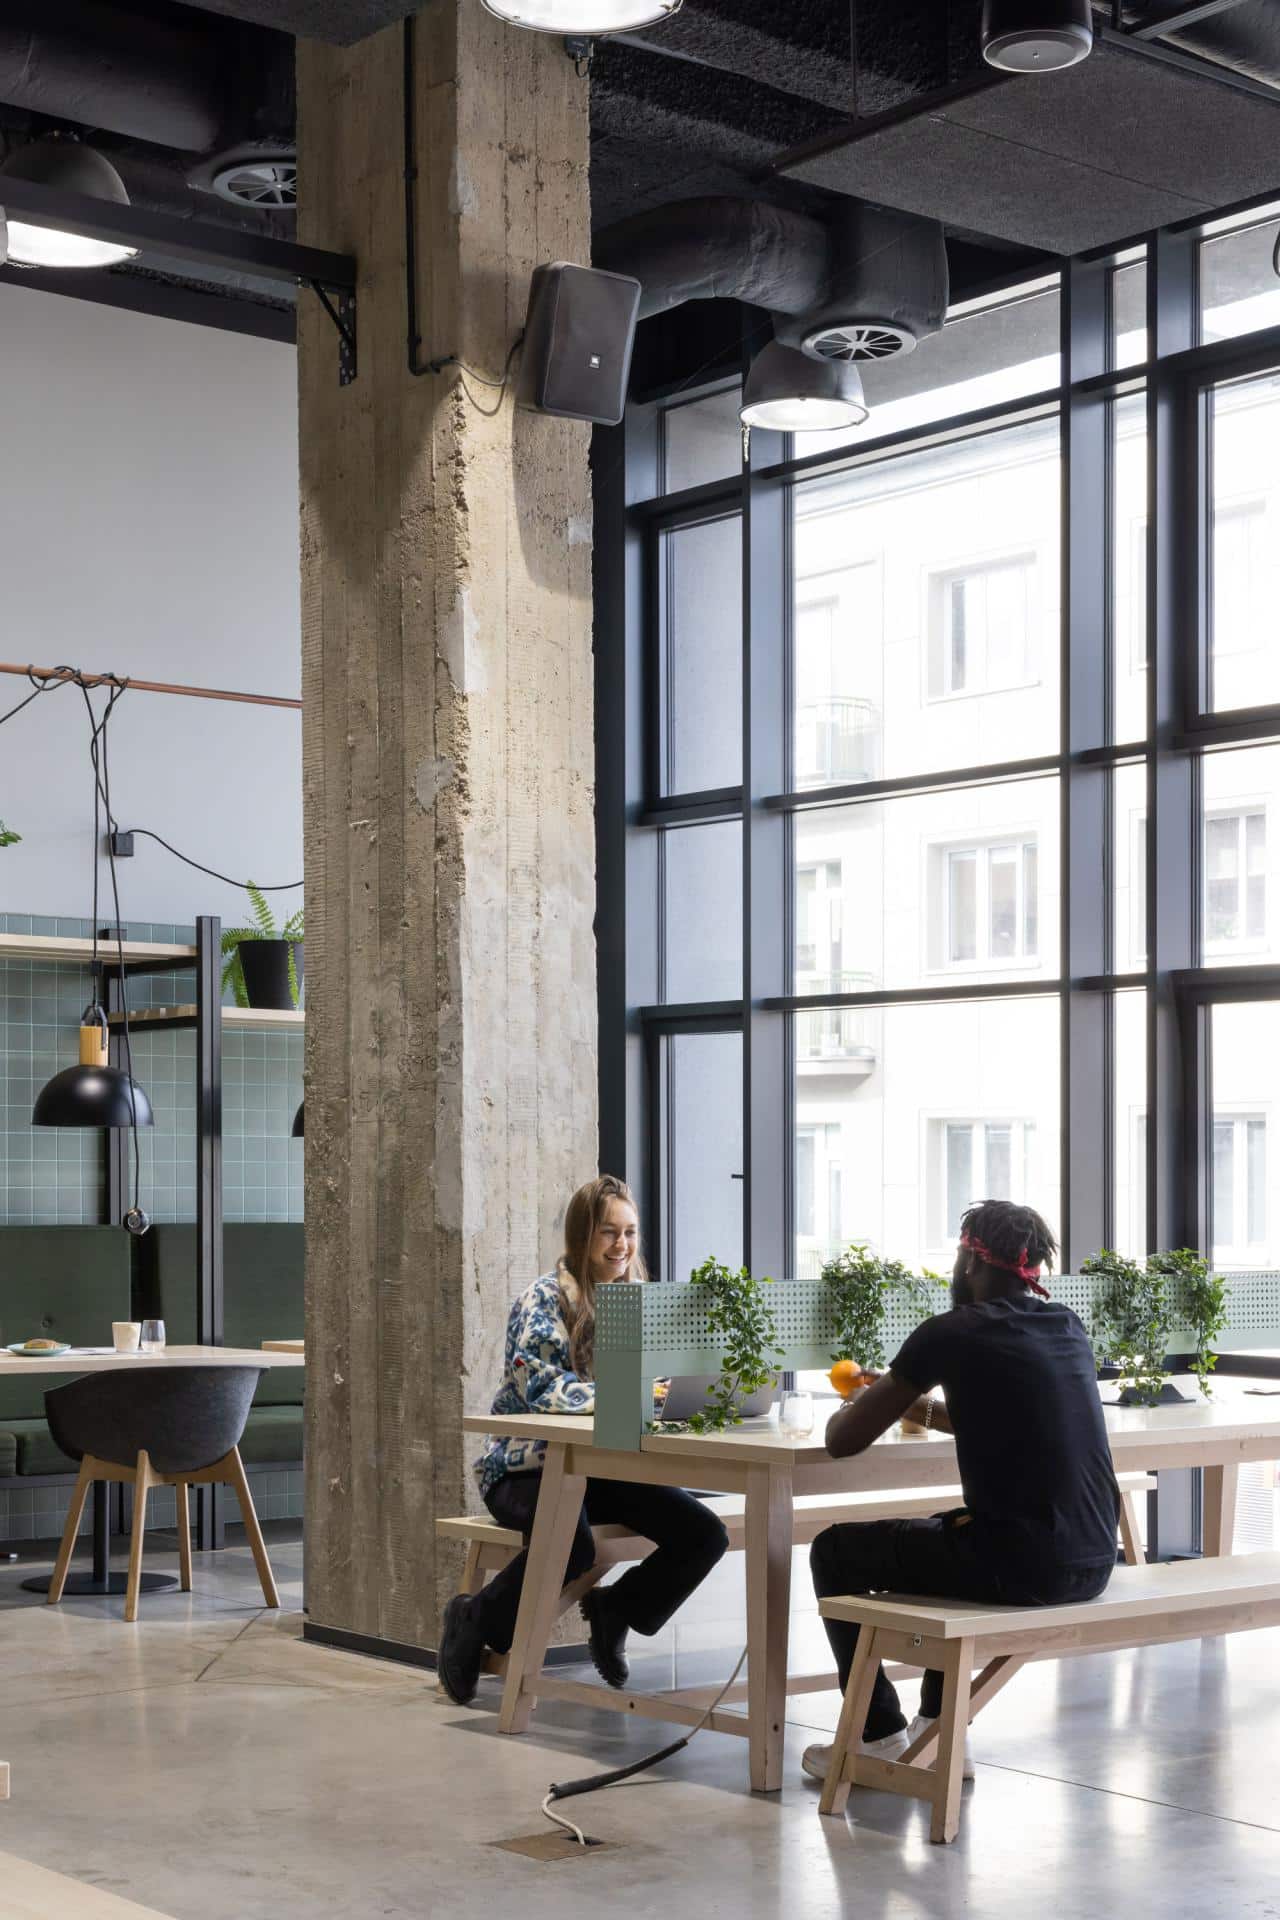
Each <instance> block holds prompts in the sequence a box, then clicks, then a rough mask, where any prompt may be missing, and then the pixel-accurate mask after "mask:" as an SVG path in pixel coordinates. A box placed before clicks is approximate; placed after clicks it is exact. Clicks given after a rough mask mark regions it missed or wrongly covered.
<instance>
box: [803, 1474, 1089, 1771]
mask: <svg viewBox="0 0 1280 1920" xmlns="http://www.w3.org/2000/svg"><path fill="white" fill-rule="evenodd" d="M957 1522H959V1524H957ZM809 1564H810V1566H811V1567H812V1569H813V1585H814V1590H815V1592H816V1593H817V1596H818V1598H819V1600H829V1599H832V1598H834V1597H835V1596H836V1595H838V1594H843V1593H881V1592H883V1593H914V1594H936V1595H938V1596H939V1598H944V1599H947V1600H990V1601H992V1602H993V1603H994V1604H996V1605H1005V1606H1018V1607H1041V1606H1053V1605H1055V1604H1058V1603H1061V1602H1064V1601H1070V1600H1092V1599H1093V1598H1094V1596H1095V1595H1096V1594H1099V1593H1101V1592H1102V1590H1103V1588H1104V1587H1105V1586H1106V1584H1107V1581H1108V1580H1109V1579H1110V1578H1111V1568H1112V1566H1113V1565H1114V1562H1110V1563H1108V1564H1107V1565H1106V1566H1102V1567H1054V1566H1045V1567H1044V1568H1042V1569H1038V1570H1037V1571H1036V1572H1034V1573H1033V1574H1028V1573H1027V1571H1026V1570H1025V1569H1021V1570H1015V1569H1014V1568H1013V1567H1012V1566H1011V1565H1009V1564H1007V1563H1006V1564H1002V1563H1001V1559H1000V1556H999V1553H998V1552H993V1551H992V1548H991V1545H990V1543H989V1542H988V1541H984V1540H983V1539H982V1538H981V1536H980V1535H979V1532H978V1529H977V1528H975V1527H974V1525H973V1524H972V1522H971V1521H970V1519H969V1515H968V1514H967V1513H965V1512H964V1511H963V1509H961V1510H959V1511H957V1512H954V1513H943V1514H937V1515H935V1516H934V1517H933V1518H932V1519H929V1520H871V1521H864V1522H863V1523H862V1524H861V1525H858V1524H847V1525H842V1526H835V1527H828V1528H827V1530H826V1532H825V1533H820V1534H819V1535H818V1537H817V1539H816V1540H815V1541H814V1543H813V1546H812V1549H811V1550H810V1555H809ZM823 1625H824V1626H825V1627H826V1629H827V1638H828V1640H829V1641H830V1642H831V1651H832V1653H833V1654H834V1655H835V1658H836V1666H837V1668H838V1669H839V1673H840V1687H841V1691H843V1690H844V1688H845V1686H846V1685H847V1684H848V1680H849V1673H850V1670H851V1669H852V1667H853V1655H854V1649H855V1648H856V1646H857V1644H858V1632H859V1629H858V1628H857V1627H856V1626H854V1625H853V1624H852V1623H851V1622H849V1621H847V1620H824V1622H823ZM920 1711H921V1713H923V1714H927V1715H929V1716H930V1718H935V1719H936V1717H937V1715H938V1714H939V1713H940V1712H941V1711H942V1675H941V1674H940V1673H926V1674H925V1676H924V1683H923V1685H922V1687H921V1689H920ZM906 1724H907V1723H906V1717H905V1715H904V1714H903V1712H902V1709H901V1708H900V1707H899V1705H898V1695H897V1692H896V1690H895V1688H894V1686H893V1684H892V1682H891V1681H889V1680H887V1679H886V1678H885V1673H884V1668H883V1667H881V1668H880V1669H879V1670H878V1671H877V1673H876V1679H875V1687H874V1689H873V1691H872V1695H871V1705H870V1707H869V1708H868V1710H867V1718H866V1723H865V1725H864V1727H863V1730H862V1737H863V1739H864V1740H882V1739H884V1737H885V1736H886V1735H887V1734H890V1733H897V1732H899V1731H900V1729H901V1728H903V1727H904V1726H905V1725H906Z"/></svg>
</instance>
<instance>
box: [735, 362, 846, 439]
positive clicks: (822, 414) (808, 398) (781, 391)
mask: <svg viewBox="0 0 1280 1920" xmlns="http://www.w3.org/2000/svg"><path fill="white" fill-rule="evenodd" d="M870 411H871V409H870V408H869V407H868V405H867V403H866V400H865V399H864V397H863V392H862V379H861V376H860V375H859V373H858V369H857V368H856V367H855V366H854V365H853V362H852V361H850V360H814V359H811V358H810V356H809V355H808V354H807V353H801V352H800V351H799V350H798V349H797V348H796V347H784V346H783V345H782V343H781V342H780V341H778V340H771V341H770V342H769V344H768V346H767V347H762V348H761V350H760V352H759V353H758V354H757V355H756V357H755V359H754V360H753V361H752V362H751V365H750V367H749V369H748V371H747V377H746V380H745V382H744V384H743V388H742V407H741V412H740V417H741V420H742V424H743V426H744V427H762V428H768V429H770V430H772V431H773V432H774V433H833V432H838V431H839V429H840V428H841V427H860V426H861V425H862V423H863V421H864V420H865V419H866V418H867V417H868V415H869V414H870Z"/></svg>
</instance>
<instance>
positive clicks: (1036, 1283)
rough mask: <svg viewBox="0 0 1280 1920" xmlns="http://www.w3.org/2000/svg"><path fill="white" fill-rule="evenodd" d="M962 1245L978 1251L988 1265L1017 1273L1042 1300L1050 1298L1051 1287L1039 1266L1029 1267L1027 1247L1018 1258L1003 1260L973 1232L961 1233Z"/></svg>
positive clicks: (971, 1250) (971, 1251)
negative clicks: (975, 1236) (1048, 1285)
mask: <svg viewBox="0 0 1280 1920" xmlns="http://www.w3.org/2000/svg"><path fill="white" fill-rule="evenodd" d="M960 1245H961V1246H962V1247H967V1248H968V1250H969V1252H970V1253H976V1254H977V1256H978V1258H979V1260H982V1261H984V1262H985V1264H986V1265H987V1266H989V1267H999V1268H1000V1269H1001V1271H1002V1272H1004V1273H1016V1274H1017V1276H1018V1278H1019V1280H1022V1281H1024V1282H1025V1283H1026V1285H1027V1286H1029V1287H1030V1289H1031V1291H1032V1293H1038V1294H1039V1295H1040V1298H1041V1299H1042V1300H1047V1299H1048V1298H1049V1289H1048V1287H1046V1286H1045V1284H1044V1282H1043V1281H1042V1280H1041V1278H1040V1268H1039V1266H1038V1265H1036V1266H1034V1267H1029V1266H1028V1265H1027V1249H1026V1248H1025V1247H1023V1248H1022V1250H1021V1252H1020V1253H1019V1255H1018V1257H1017V1259H1016V1260H1001V1259H1000V1258H999V1257H998V1256H997V1255H996V1254H994V1253H992V1251H991V1249H990V1247H988V1246H984V1245H983V1243H982V1241H981V1240H975V1238H974V1237H973V1235H972V1234H971V1233H962V1234H961V1235H960Z"/></svg>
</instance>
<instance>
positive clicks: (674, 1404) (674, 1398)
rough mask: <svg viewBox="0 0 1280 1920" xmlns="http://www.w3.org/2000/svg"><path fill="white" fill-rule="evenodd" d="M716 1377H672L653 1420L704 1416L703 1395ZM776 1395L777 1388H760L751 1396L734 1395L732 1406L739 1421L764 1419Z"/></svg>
mask: <svg viewBox="0 0 1280 1920" xmlns="http://www.w3.org/2000/svg"><path fill="white" fill-rule="evenodd" d="M718 1378H719V1375H718V1374H714V1373H678V1374H676V1375H675V1376H674V1378H673V1379H672V1382H671V1385H670V1386H669V1387H668V1389H667V1397H666V1399H665V1400H664V1401H663V1403H662V1406H661V1407H660V1408H659V1410H658V1412H657V1415H656V1418H657V1419H659V1420H661V1421H667V1420H688V1419H690V1418H691V1417H692V1416H693V1415H694V1414H695V1413H705V1412H706V1410H707V1394H708V1392H709V1390H710V1389H711V1388H712V1387H714V1386H715V1384H716V1381H717V1379H718ZM777 1394H778V1389H777V1387H761V1388H759V1389H758V1391H757V1392H755V1393H751V1394H742V1393H740V1394H737V1395H735V1397H734V1405H735V1406H736V1407H737V1410H738V1413H739V1415H740V1417H741V1418H742V1419H743V1420H761V1419H767V1418H768V1416H769V1412H770V1409H771V1408H772V1406H773V1403H774V1400H775V1399H776V1398H777Z"/></svg>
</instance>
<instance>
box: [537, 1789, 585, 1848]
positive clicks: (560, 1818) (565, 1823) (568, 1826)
mask: <svg viewBox="0 0 1280 1920" xmlns="http://www.w3.org/2000/svg"><path fill="white" fill-rule="evenodd" d="M542 1811H543V1812H544V1813H545V1814H546V1816H547V1819H548V1820H554V1821H555V1823H556V1825H557V1826H558V1827H563V1828H564V1830H565V1832H566V1833H572V1834H573V1835H575V1836H576V1838H577V1842H578V1845H579V1846H580V1847H585V1846H586V1844H587V1836H586V1834H585V1833H584V1832H583V1831H582V1828H581V1827H575V1826H574V1824H573V1821H572V1820H566V1819H565V1817H564V1815H563V1814H562V1813H552V1811H551V1795H550V1794H548V1795H547V1797H546V1799H545V1800H544V1801H543V1803H542Z"/></svg>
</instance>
